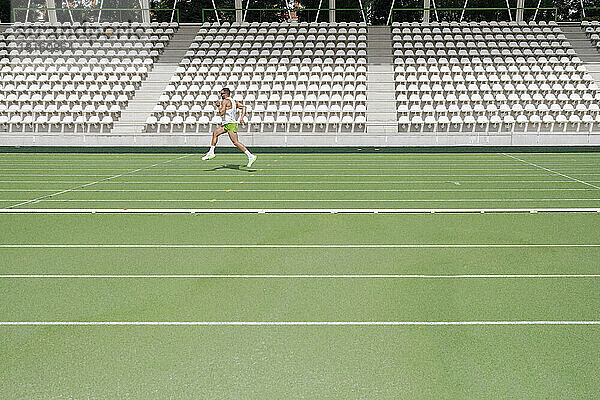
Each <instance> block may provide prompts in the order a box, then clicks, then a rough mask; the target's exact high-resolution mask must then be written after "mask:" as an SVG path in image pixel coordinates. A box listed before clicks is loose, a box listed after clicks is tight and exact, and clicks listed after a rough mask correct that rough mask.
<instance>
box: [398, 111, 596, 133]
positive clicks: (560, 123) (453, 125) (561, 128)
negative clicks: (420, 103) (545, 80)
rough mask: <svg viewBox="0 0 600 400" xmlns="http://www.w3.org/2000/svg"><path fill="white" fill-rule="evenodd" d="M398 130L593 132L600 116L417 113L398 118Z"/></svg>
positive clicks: (401, 131)
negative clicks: (440, 114)
mask: <svg viewBox="0 0 600 400" xmlns="http://www.w3.org/2000/svg"><path fill="white" fill-rule="evenodd" d="M398 130H399V132H400V133H410V132H412V133H421V132H441V133H445V132H457V133H459V132H460V133H473V132H481V133H490V132H528V133H538V132H540V133H543V132H557V133H562V132H591V131H598V130H600V116H597V117H596V118H593V117H591V116H590V115H583V116H581V117H580V116H579V115H571V116H570V117H567V116H566V115H562V114H560V115H557V116H556V117H553V116H551V115H546V116H543V117H541V116H539V115H533V116H530V117H527V116H525V115H522V114H520V115H517V116H516V117H515V116H513V115H506V116H504V117H501V116H499V115H492V116H491V117H488V116H485V115H480V116H478V117H474V116H466V117H464V118H462V117H460V116H457V115H455V116H453V117H451V118H449V117H446V116H442V117H440V118H438V119H436V118H435V117H433V116H428V117H425V118H422V117H421V116H415V117H413V118H409V117H400V118H399V120H398Z"/></svg>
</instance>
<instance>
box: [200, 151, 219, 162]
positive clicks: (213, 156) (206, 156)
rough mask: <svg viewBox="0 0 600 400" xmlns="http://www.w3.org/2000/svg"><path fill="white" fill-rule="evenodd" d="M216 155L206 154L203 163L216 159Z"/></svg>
mask: <svg viewBox="0 0 600 400" xmlns="http://www.w3.org/2000/svg"><path fill="white" fill-rule="evenodd" d="M215 157H216V156H215V154H214V153H213V154H210V153H206V155H205V156H204V157H202V161H206V160H210V159H211V158H215Z"/></svg>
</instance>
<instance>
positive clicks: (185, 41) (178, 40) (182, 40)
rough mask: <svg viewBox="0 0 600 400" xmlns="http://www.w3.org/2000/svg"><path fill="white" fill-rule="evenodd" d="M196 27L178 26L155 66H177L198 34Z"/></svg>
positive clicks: (198, 28)
mask: <svg viewBox="0 0 600 400" xmlns="http://www.w3.org/2000/svg"><path fill="white" fill-rule="evenodd" d="M199 30H200V27H198V26H180V27H179V30H178V31H177V33H176V34H175V35H174V36H173V38H172V39H171V40H170V42H169V46H168V47H167V48H166V49H165V51H164V53H163V54H162V55H161V56H160V58H159V59H158V61H157V64H175V65H179V63H180V62H181V60H182V59H183V58H184V57H185V53H187V51H188V50H189V49H190V45H191V44H192V42H193V41H194V38H195V37H196V35H197V34H198V31H199Z"/></svg>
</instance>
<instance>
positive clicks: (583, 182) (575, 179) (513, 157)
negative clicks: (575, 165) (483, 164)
mask: <svg viewBox="0 0 600 400" xmlns="http://www.w3.org/2000/svg"><path fill="white" fill-rule="evenodd" d="M501 154H502V155H503V156H506V157H510V158H512V159H514V160H517V161H520V162H522V163H525V164H527V165H531V166H532V167H536V168H539V169H543V170H544V171H547V172H552V173H553V174H556V175H560V176H562V177H564V178H568V179H571V180H573V181H575V182H579V183H581V184H584V185H587V186H591V187H593V188H594V189H598V190H600V186H596V185H592V184H591V183H588V182H585V181H582V180H580V179H577V178H573V177H572V176H569V175H565V174H562V173H560V172H557V171H554V170H551V169H550V168H546V167H542V166H541V165H537V164H534V163H532V162H529V161H525V160H522V159H520V158H518V157H515V156H511V155H510V154H506V153H501Z"/></svg>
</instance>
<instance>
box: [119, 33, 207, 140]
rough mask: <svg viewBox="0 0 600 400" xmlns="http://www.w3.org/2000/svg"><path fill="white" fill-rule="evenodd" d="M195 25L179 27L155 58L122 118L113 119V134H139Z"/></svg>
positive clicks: (171, 74) (191, 37)
mask: <svg viewBox="0 0 600 400" xmlns="http://www.w3.org/2000/svg"><path fill="white" fill-rule="evenodd" d="M199 29H200V28H199V27H198V26H181V27H180V28H179V30H178V31H177V33H176V34H175V35H174V36H173V38H172V39H171V41H170V43H169V46H168V47H167V48H166V49H165V51H164V52H163V53H162V54H161V55H160V57H159V59H158V60H157V61H156V63H155V65H154V68H153V69H152V72H150V73H149V74H148V77H147V78H146V80H145V81H144V82H142V85H141V87H140V88H139V89H138V90H137V91H136V93H135V96H134V97H133V99H132V100H131V101H129V103H128V105H127V108H126V109H125V110H124V111H123V112H122V113H121V118H120V119H119V120H118V121H116V122H115V124H114V127H113V129H112V131H111V133H113V134H131V133H142V132H143V131H144V126H145V123H146V119H147V118H148V117H149V116H150V115H151V114H152V110H153V109H154V106H156V104H157V103H158V100H159V98H160V95H161V94H162V93H163V91H164V89H165V87H166V86H167V85H168V84H169V82H170V81H171V77H172V76H173V74H175V71H176V70H177V67H178V66H179V63H180V62H181V60H182V59H183V58H184V57H185V53H186V52H187V51H188V49H189V47H190V44H191V43H192V42H193V40H194V38H195V37H196V34H197V33H198V30H199Z"/></svg>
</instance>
